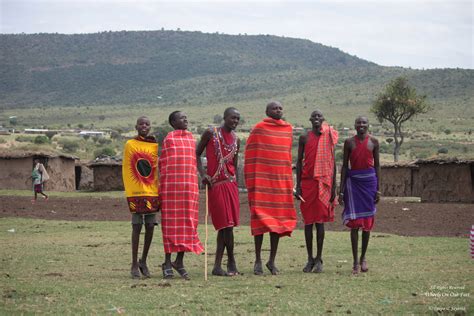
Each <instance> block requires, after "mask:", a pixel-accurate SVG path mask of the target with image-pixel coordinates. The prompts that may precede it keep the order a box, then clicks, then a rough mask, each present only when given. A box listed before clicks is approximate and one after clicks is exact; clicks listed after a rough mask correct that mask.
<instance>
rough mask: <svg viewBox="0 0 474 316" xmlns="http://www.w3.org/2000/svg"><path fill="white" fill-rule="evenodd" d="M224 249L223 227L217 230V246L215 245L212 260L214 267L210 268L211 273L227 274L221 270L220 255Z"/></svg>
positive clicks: (221, 255) (222, 254)
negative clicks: (214, 258)
mask: <svg viewBox="0 0 474 316" xmlns="http://www.w3.org/2000/svg"><path fill="white" fill-rule="evenodd" d="M224 249H225V238H224V229H221V230H219V231H218V232H217V247H216V260H215V261H214V268H213V269H212V275H217V276H227V273H226V272H225V271H224V270H222V257H223V256H224Z"/></svg>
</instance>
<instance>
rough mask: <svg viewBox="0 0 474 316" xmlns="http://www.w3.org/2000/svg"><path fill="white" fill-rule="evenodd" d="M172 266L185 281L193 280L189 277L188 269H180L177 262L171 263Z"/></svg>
mask: <svg viewBox="0 0 474 316" xmlns="http://www.w3.org/2000/svg"><path fill="white" fill-rule="evenodd" d="M171 266H172V267H173V269H175V270H176V272H178V274H179V275H180V276H181V277H182V278H183V279H185V280H186V281H189V280H191V278H190V277H189V274H188V271H186V269H185V268H184V267H182V268H178V266H177V265H176V262H172V263H171Z"/></svg>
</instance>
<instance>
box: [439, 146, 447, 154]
mask: <svg viewBox="0 0 474 316" xmlns="http://www.w3.org/2000/svg"><path fill="white" fill-rule="evenodd" d="M448 151H449V150H448V148H446V147H441V148H440V149H438V154H447V153H448Z"/></svg>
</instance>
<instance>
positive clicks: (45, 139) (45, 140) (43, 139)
mask: <svg viewBox="0 0 474 316" xmlns="http://www.w3.org/2000/svg"><path fill="white" fill-rule="evenodd" d="M33 142H34V143H35V144H47V143H49V138H48V137H47V136H44V135H38V136H36V137H35V140H34V141H33Z"/></svg>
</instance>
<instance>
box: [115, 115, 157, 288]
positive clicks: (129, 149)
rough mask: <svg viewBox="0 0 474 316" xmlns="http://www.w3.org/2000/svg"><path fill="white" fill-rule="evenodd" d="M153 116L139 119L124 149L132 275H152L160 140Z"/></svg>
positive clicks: (124, 178) (123, 173) (123, 172)
mask: <svg viewBox="0 0 474 316" xmlns="http://www.w3.org/2000/svg"><path fill="white" fill-rule="evenodd" d="M150 127H151V124H150V120H149V119H148V118H147V117H146V116H141V117H139V118H138V119H137V123H136V125H135V129H136V130H137V132H138V135H137V137H135V138H134V139H131V140H129V141H127V143H126V144H125V148H124V151H123V162H122V176H123V183H124V187H125V193H126V196H127V203H128V207H129V209H130V212H131V213H132V267H131V270H130V274H131V276H132V278H134V279H136V278H139V277H140V272H141V274H142V275H143V276H144V277H145V278H149V277H150V272H149V270H148V266H147V264H146V260H147V256H148V251H149V249H150V245H151V241H152V239H153V232H154V229H155V225H157V222H156V215H155V213H156V212H158V211H159V208H160V205H159V201H158V172H157V169H158V144H157V143H156V140H155V137H153V136H149V135H148V133H149V132H150ZM143 224H145V243H144V246H143V252H142V257H141V259H140V260H137V259H138V246H139V242H140V232H141V230H142V226H143Z"/></svg>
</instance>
